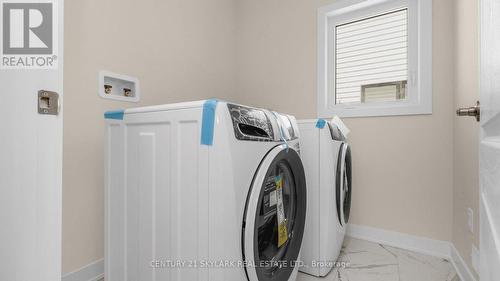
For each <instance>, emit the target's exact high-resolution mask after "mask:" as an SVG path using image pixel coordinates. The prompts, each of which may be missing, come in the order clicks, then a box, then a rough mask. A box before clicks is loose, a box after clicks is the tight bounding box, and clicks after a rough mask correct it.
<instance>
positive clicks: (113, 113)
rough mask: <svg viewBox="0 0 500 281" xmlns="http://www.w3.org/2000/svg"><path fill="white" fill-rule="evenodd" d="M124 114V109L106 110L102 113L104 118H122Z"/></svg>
mask: <svg viewBox="0 0 500 281" xmlns="http://www.w3.org/2000/svg"><path fill="white" fill-rule="evenodd" d="M124 114H125V110H123V109H121V110H113V111H107V112H106V113H104V118H106V119H115V120H123V115H124Z"/></svg>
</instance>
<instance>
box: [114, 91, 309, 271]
mask: <svg viewBox="0 0 500 281" xmlns="http://www.w3.org/2000/svg"><path fill="white" fill-rule="evenodd" d="M105 117H106V128H107V139H106V151H107V160H106V183H105V186H106V201H105V211H106V219H105V220H106V221H105V226H106V238H105V241H106V243H105V244H106V245H105V279H106V280H107V281H124V280H125V281H127V280H130V281H131V280H179V281H181V280H218V281H220V280H227V281H238V280H241V281H244V280H249V281H266V280H278V281H293V280H295V278H296V275H297V271H298V264H297V262H296V261H297V260H298V258H299V252H300V248H301V244H302V238H303V233H304V225H305V216H306V203H307V199H306V183H305V174H304V169H303V166H302V161H301V158H300V156H299V138H298V137H299V134H298V132H299V131H298V126H297V123H296V120H295V118H293V117H292V116H288V115H283V114H279V113H276V112H271V111H268V110H265V109H259V108H252V107H247V106H242V105H237V104H231V103H226V102H222V101H217V100H207V101H198V102H189V103H179V104H171V105H161V106H153V107H142V108H135V109H127V110H125V111H122V110H119V111H112V112H107V113H106V114H105Z"/></svg>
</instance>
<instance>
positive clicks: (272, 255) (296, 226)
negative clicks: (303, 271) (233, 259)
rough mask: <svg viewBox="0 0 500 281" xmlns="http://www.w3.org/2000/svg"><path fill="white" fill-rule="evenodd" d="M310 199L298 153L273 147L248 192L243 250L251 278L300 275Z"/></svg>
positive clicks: (282, 279) (263, 280)
mask: <svg viewBox="0 0 500 281" xmlns="http://www.w3.org/2000/svg"><path fill="white" fill-rule="evenodd" d="M306 202H307V201H306V181H305V175H304V167H303V166H302V161H301V159H300V156H299V154H298V153H297V152H296V151H295V150H294V149H291V148H287V147H286V146H285V145H279V146H277V147H275V148H273V149H272V150H271V151H270V152H269V153H268V154H267V155H266V157H265V158H264V160H263V161H262V162H261V164H260V166H259V169H258V170H257V173H256V174H255V176H254V179H253V182H252V186H251V188H250V191H249V194H248V196H247V202H246V209H245V215H244V222H243V231H242V250H243V258H244V260H245V270H246V273H247V277H248V279H249V280H250V281H267V280H273V281H288V280H290V279H291V278H290V277H291V276H294V275H295V274H296V273H297V270H298V264H297V259H298V257H299V253H300V247H301V244H302V236H303V234H304V224H305V218H306Z"/></svg>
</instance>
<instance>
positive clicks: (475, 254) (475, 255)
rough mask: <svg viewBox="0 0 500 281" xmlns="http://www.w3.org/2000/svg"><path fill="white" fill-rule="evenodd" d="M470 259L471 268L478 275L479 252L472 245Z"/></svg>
mask: <svg viewBox="0 0 500 281" xmlns="http://www.w3.org/2000/svg"><path fill="white" fill-rule="evenodd" d="M471 259H472V268H473V269H474V270H475V271H476V273H479V250H478V249H477V248H476V246H474V245H472V254H471Z"/></svg>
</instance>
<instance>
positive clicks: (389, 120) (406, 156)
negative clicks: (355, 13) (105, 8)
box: [236, 0, 454, 241]
mask: <svg viewBox="0 0 500 281" xmlns="http://www.w3.org/2000/svg"><path fill="white" fill-rule="evenodd" d="M332 2H334V1H325V0H316V1H304V0H289V1H286V3H284V2H283V1H280V0H267V1H248V0H239V1H237V3H238V4H237V10H236V12H237V15H238V19H239V24H238V29H237V52H236V55H237V56H236V57H237V66H238V72H237V76H238V79H237V89H238V91H237V92H238V94H239V95H238V101H239V102H242V103H247V104H252V105H257V106H264V107H270V108H273V109H276V110H278V111H283V112H290V113H292V114H295V115H296V116H297V117H299V118H314V117H315V116H316V11H317V8H318V7H320V6H322V5H325V4H329V3H332ZM453 2H454V1H453V0H439V1H434V5H433V10H434V11H433V20H434V30H433V80H434V85H433V102H434V109H433V114H432V115H423V116H401V117H380V118H354V119H352V118H351V119H346V123H347V125H348V126H349V127H350V128H351V129H352V133H351V135H350V137H349V139H350V142H351V143H352V147H353V157H354V159H353V163H354V168H353V170H354V175H355V176H354V183H353V186H354V187H353V192H354V195H353V206H352V208H353V210H352V222H353V223H356V224H362V225H368V226H374V227H379V228H384V229H388V230H394V231H400V232H404V233H411V234H415V235H420V236H425V237H430V238H435V239H442V240H447V241H450V240H451V238H452V222H453V213H452V211H453V196H452V195H453V162H452V161H453V118H454V117H453V114H454V101H453V59H454V57H453V52H452V51H451V50H453V32H454V27H453V9H451V7H453Z"/></svg>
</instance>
